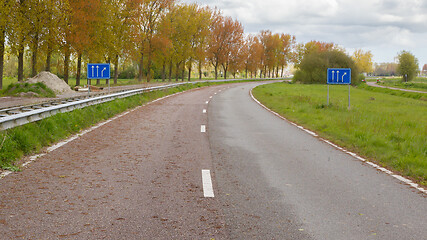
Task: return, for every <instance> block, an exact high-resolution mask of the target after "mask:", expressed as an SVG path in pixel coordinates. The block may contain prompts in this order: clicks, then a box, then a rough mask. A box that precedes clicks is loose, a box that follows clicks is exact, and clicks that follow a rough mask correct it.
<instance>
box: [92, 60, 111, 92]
mask: <svg viewBox="0 0 427 240" xmlns="http://www.w3.org/2000/svg"><path fill="white" fill-rule="evenodd" d="M87 79H88V89H89V90H88V92H89V93H90V80H91V79H107V80H108V93H110V64H109V63H88V64H87Z"/></svg>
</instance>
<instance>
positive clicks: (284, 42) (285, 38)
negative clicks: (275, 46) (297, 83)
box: [276, 33, 296, 77]
mask: <svg viewBox="0 0 427 240" xmlns="http://www.w3.org/2000/svg"><path fill="white" fill-rule="evenodd" d="M280 41H281V44H280V52H279V55H280V56H279V61H278V64H279V66H281V69H282V72H281V77H283V74H284V70H285V67H286V66H287V65H288V63H289V62H292V61H293V56H294V55H293V50H294V47H295V42H296V40H295V36H292V35H290V34H284V33H282V34H281V35H280ZM279 66H278V67H279ZM278 67H277V71H279V68H278ZM276 77H278V72H277V73H276Z"/></svg>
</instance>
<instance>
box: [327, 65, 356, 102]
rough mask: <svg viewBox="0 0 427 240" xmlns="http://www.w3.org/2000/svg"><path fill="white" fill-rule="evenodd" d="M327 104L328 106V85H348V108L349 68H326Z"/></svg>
mask: <svg viewBox="0 0 427 240" xmlns="http://www.w3.org/2000/svg"><path fill="white" fill-rule="evenodd" d="M327 84H328V106H329V85H330V84H332V85H348V109H350V84H351V69H350V68H328V79H327Z"/></svg>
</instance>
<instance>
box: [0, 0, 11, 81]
mask: <svg viewBox="0 0 427 240" xmlns="http://www.w3.org/2000/svg"><path fill="white" fill-rule="evenodd" d="M12 4H13V1H12V0H3V1H2V2H1V3H0V89H3V68H4V65H3V64H4V51H5V39H6V33H7V31H8V30H9V28H10V24H11V23H10V21H9V19H10V18H9V17H7V16H10V14H11V10H12V6H13V5H12Z"/></svg>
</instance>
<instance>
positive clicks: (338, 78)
mask: <svg viewBox="0 0 427 240" xmlns="http://www.w3.org/2000/svg"><path fill="white" fill-rule="evenodd" d="M339 80H340V71H337V82H338V81H339Z"/></svg>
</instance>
